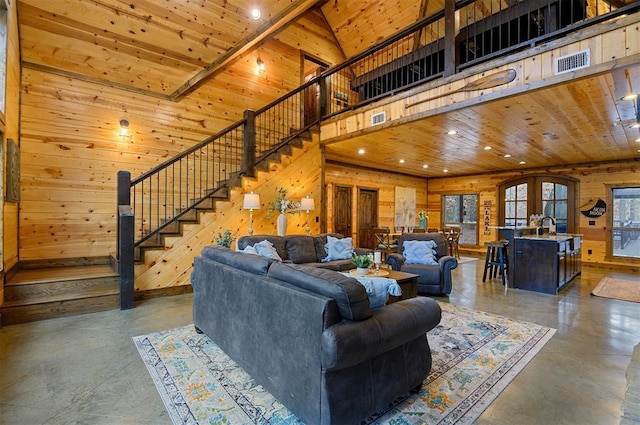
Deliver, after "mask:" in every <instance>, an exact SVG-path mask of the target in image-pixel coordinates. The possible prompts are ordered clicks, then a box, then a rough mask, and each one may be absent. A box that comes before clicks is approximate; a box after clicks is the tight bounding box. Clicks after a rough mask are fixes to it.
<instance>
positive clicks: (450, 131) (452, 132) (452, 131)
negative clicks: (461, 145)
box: [447, 130, 458, 136]
mask: <svg viewBox="0 0 640 425" xmlns="http://www.w3.org/2000/svg"><path fill="white" fill-rule="evenodd" d="M447 134H448V135H449V136H453V135H454V134H458V132H457V131H455V130H449V131H447Z"/></svg>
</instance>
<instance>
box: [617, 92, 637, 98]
mask: <svg viewBox="0 0 640 425" xmlns="http://www.w3.org/2000/svg"><path fill="white" fill-rule="evenodd" d="M637 98H638V95H637V93H629V94H628V95H626V96H623V97H622V99H620V100H636V99H637Z"/></svg>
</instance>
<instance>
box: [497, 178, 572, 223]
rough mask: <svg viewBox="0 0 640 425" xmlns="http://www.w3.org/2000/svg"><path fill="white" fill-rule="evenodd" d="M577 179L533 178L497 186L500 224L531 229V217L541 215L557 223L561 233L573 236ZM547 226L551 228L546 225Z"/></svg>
mask: <svg viewBox="0 0 640 425" xmlns="http://www.w3.org/2000/svg"><path fill="white" fill-rule="evenodd" d="M575 190H576V181H575V180H574V179H570V178H566V177H561V176H554V175H532V176H527V177H518V178H516V179H512V180H508V181H506V182H504V183H502V184H500V185H499V186H498V205H499V211H498V215H499V217H498V222H499V223H500V225H503V226H509V227H511V226H515V227H521V226H528V225H529V217H530V216H531V215H533V214H542V215H543V216H544V217H552V218H554V219H555V221H556V231H557V232H558V233H567V232H574V226H575V224H574V223H575V220H576V218H575V216H574V214H569V211H575V207H574V205H575ZM545 225H548V224H547V223H545Z"/></svg>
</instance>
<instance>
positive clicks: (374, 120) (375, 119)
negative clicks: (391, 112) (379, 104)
mask: <svg viewBox="0 0 640 425" xmlns="http://www.w3.org/2000/svg"><path fill="white" fill-rule="evenodd" d="M385 121H387V113H386V112H384V111H382V112H378V113H377V114H373V115H371V125H379V124H382V123H384V122H385Z"/></svg>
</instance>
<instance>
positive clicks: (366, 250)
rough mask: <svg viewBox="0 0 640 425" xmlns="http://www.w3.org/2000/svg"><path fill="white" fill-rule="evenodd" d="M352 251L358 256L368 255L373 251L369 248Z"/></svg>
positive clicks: (356, 248)
mask: <svg viewBox="0 0 640 425" xmlns="http://www.w3.org/2000/svg"><path fill="white" fill-rule="evenodd" d="M353 251H354V252H355V253H356V254H358V255H366V254H370V253H372V252H373V249H371V248H358V247H355V248H353Z"/></svg>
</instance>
